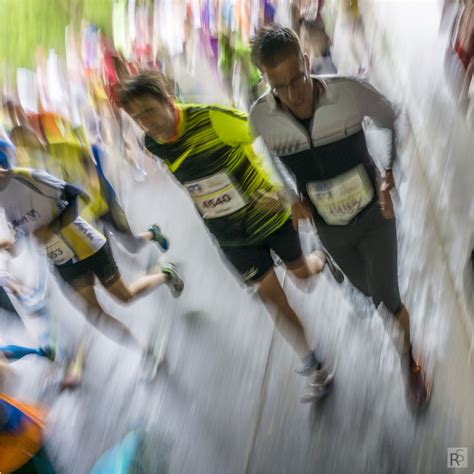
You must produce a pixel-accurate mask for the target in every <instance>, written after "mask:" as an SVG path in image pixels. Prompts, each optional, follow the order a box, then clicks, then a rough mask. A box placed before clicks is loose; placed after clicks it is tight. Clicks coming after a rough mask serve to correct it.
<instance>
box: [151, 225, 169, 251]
mask: <svg viewBox="0 0 474 474" xmlns="http://www.w3.org/2000/svg"><path fill="white" fill-rule="evenodd" d="M148 232H151V233H152V234H153V238H152V240H153V242H155V243H156V245H158V247H159V248H160V250H161V251H162V252H167V251H168V249H169V247H170V243H169V241H168V239H167V238H166V237H165V236H164V235H163V234H162V233H161V229H160V228H159V227H158V226H157V225H156V224H152V225H151V226H150V227H148Z"/></svg>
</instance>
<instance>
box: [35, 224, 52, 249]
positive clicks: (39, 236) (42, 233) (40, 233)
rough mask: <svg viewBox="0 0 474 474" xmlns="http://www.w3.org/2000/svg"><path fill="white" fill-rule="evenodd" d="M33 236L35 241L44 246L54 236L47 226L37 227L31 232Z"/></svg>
mask: <svg viewBox="0 0 474 474" xmlns="http://www.w3.org/2000/svg"><path fill="white" fill-rule="evenodd" d="M33 234H34V236H35V237H36V240H37V241H38V242H39V243H40V244H42V245H45V244H46V243H47V242H48V241H49V240H51V239H52V238H53V236H54V233H53V232H52V231H51V229H50V228H49V227H48V226H47V225H45V226H43V227H39V228H38V229H36V230H35V231H34V232H33Z"/></svg>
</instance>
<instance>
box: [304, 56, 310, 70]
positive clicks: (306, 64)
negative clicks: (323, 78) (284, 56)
mask: <svg viewBox="0 0 474 474" xmlns="http://www.w3.org/2000/svg"><path fill="white" fill-rule="evenodd" d="M303 61H304V67H305V69H306V70H307V71H310V72H311V62H310V60H309V56H308V54H307V53H303Z"/></svg>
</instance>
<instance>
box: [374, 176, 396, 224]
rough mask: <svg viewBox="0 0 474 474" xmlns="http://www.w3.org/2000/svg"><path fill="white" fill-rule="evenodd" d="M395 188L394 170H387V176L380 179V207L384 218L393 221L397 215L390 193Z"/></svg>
mask: <svg viewBox="0 0 474 474" xmlns="http://www.w3.org/2000/svg"><path fill="white" fill-rule="evenodd" d="M394 188H395V181H394V179H393V173H392V170H391V169H389V170H386V171H385V176H384V177H383V178H381V179H380V182H379V188H378V193H377V194H378V197H379V206H380V211H381V213H382V216H383V217H384V218H385V219H393V217H394V215H395V213H394V211H393V203H392V196H391V195H390V191H391V190H392V189H394Z"/></svg>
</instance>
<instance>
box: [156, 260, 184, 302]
mask: <svg viewBox="0 0 474 474" xmlns="http://www.w3.org/2000/svg"><path fill="white" fill-rule="evenodd" d="M161 271H162V272H163V273H164V274H165V275H166V284H167V285H168V288H169V289H170V292H171V295H172V296H173V297H174V298H178V297H179V296H180V295H181V293H182V292H183V289H184V282H183V280H182V279H181V277H180V276H179V275H178V272H177V271H176V265H174V264H173V263H165V264H163V265H162V267H161Z"/></svg>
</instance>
